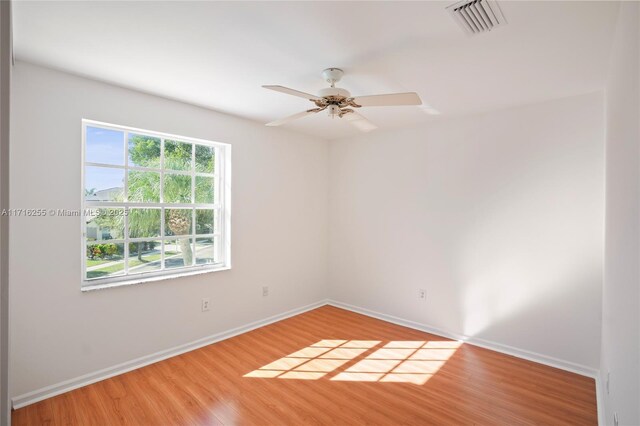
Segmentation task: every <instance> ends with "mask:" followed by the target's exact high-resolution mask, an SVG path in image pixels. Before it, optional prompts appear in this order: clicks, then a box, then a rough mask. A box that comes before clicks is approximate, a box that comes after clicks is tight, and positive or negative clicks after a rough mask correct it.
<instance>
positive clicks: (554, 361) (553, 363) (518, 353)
mask: <svg viewBox="0 0 640 426" xmlns="http://www.w3.org/2000/svg"><path fill="white" fill-rule="evenodd" d="M328 304H329V305H332V306H335V307H337V308H342V309H346V310H349V311H353V312H356V313H359V314H362V315H366V316H369V317H372V318H377V319H380V320H383V321H387V322H390V323H393V324H397V325H401V326H404V327H408V328H413V329H415V330H420V331H424V332H426V333H430V334H435V335H438V336H442V337H447V338H449V339H455V340H461V341H464V342H465V343H468V344H470V345H474V346H479V347H481V348H485V349H490V350H492V351H496V352H500V353H504V354H507V355H512V356H515V357H517V358H523V359H526V360H528V361H533V362H537V363H539V364H544V365H548V366H550V367H554V368H559V369H561V370H566V371H570V372H572V373H576V374H580V375H581V376H587V377H591V378H593V379H596V380H597V379H598V375H599V371H598V370H596V369H594V368H591V367H587V366H585V365H580V364H576V363H573V362H570V361H565V360H562V359H558V358H553V357H550V356H547V355H542V354H539V353H536V352H531V351H527V350H524V349H518V348H514V347H512V346H508V345H503V344H501V343H497V342H492V341H489V340H484V339H478V338H476V337H472V336H465V335H462V334H458V333H453V332H450V331H447V330H442V329H440V328H437V327H432V326H430V325H427V324H421V323H418V322H415V321H410V320H406V319H404V318H398V317H395V316H392V315H387V314H382V313H380V312H375V311H372V310H369V309H365V308H361V307H359V306H354V305H350V304H348V303H343V302H339V301H337V300H331V299H330V300H329V302H328Z"/></svg>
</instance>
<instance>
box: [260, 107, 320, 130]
mask: <svg viewBox="0 0 640 426" xmlns="http://www.w3.org/2000/svg"><path fill="white" fill-rule="evenodd" d="M316 112H318V111H316V110H313V109H310V110H309V111H302V112H299V113H297V114H293V115H290V116H288V117H284V118H281V119H280V120H276V121H272V122H271V123H267V124H265V126H270V127H274V126H282V125H283V124H287V123H288V122H290V121H293V120H297V119H298V118H302V117H306V116H307V115H310V114H315V113H316Z"/></svg>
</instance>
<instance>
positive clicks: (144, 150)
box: [129, 133, 160, 169]
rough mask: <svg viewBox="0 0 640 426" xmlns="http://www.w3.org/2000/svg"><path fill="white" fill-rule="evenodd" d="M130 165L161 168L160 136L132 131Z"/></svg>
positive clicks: (130, 135) (130, 137)
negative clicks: (155, 136) (137, 133)
mask: <svg viewBox="0 0 640 426" xmlns="http://www.w3.org/2000/svg"><path fill="white" fill-rule="evenodd" d="M129 165H130V166H140V167H152V168H154V169H157V168H160V138H154V137H152V136H145V135H136V134H133V133H130V134H129Z"/></svg>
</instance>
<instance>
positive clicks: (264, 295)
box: [262, 286, 269, 297]
mask: <svg viewBox="0 0 640 426" xmlns="http://www.w3.org/2000/svg"><path fill="white" fill-rule="evenodd" d="M268 295H269V287H267V286H264V287H262V297H267V296H268Z"/></svg>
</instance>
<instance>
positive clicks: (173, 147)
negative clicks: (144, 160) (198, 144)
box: [164, 140, 193, 170]
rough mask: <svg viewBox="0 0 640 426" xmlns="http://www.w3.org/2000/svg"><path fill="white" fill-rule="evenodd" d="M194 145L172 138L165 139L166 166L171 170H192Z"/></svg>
mask: <svg viewBox="0 0 640 426" xmlns="http://www.w3.org/2000/svg"><path fill="white" fill-rule="evenodd" d="M192 150H193V145H192V144H190V143H186V142H178V141H172V140H165V141H164V168H165V169H170V170H191V157H192Z"/></svg>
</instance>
